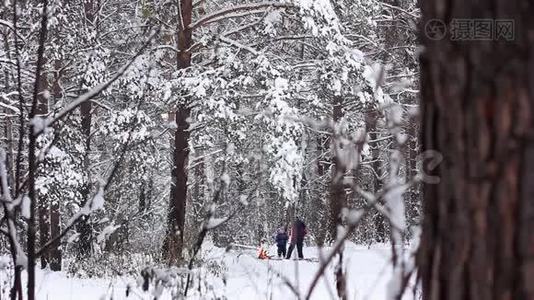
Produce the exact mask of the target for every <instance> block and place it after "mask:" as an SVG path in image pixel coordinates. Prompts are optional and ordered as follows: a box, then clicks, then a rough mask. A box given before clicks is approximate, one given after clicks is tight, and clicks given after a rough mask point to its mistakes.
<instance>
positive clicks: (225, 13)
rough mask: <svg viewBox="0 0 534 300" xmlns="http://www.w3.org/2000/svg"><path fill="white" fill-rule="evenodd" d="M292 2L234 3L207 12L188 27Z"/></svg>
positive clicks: (259, 11) (285, 6)
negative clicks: (233, 4)
mask: <svg viewBox="0 0 534 300" xmlns="http://www.w3.org/2000/svg"><path fill="white" fill-rule="evenodd" d="M292 6H293V4H291V3H287V2H260V3H247V4H242V5H235V6H231V7H227V8H223V9H221V10H218V11H216V12H213V13H210V14H207V15H205V16H203V17H202V18H200V19H198V20H196V21H195V22H193V23H191V24H190V25H189V28H191V29H195V28H197V27H199V26H202V25H204V24H207V23H211V22H213V21H214V20H220V19H222V18H229V17H236V13H242V14H241V15H238V16H246V15H250V14H254V13H262V12H264V11H265V10H266V9H268V8H288V7H292Z"/></svg>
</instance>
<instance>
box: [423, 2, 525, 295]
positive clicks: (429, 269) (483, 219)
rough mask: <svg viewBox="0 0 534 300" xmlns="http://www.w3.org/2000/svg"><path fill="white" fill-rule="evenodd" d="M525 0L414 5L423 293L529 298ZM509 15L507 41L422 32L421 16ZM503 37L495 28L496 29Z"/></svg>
mask: <svg viewBox="0 0 534 300" xmlns="http://www.w3.org/2000/svg"><path fill="white" fill-rule="evenodd" d="M533 11H534V3H532V2H529V1H513V0H509V1H498V2H491V1H465V0H456V1H453V0H449V1H437V0H427V1H423V3H422V13H423V21H422V29H423V33H422V40H423V44H424V47H425V52H424V53H423V55H422V57H421V74H422V82H421V83H422V91H421V92H422V105H423V132H422V142H423V148H424V150H437V151H439V152H441V153H442V154H443V156H444V161H443V162H442V163H441V164H440V165H439V167H438V168H437V169H435V170H434V171H433V172H432V173H433V174H432V175H435V176H439V178H440V182H439V184H426V186H425V187H424V223H423V235H422V240H421V245H420V252H419V256H418V265H419V272H420V276H421V279H422V287H423V295H424V297H423V299H433V300H435V299H451V300H453V299H477V300H478V299H481V300H483V299H514V300H522V299H534V285H533V284H532V283H533V281H532V280H533V278H534V184H533V183H534V139H533V137H534V135H533V134H534V122H533V120H534V119H533V118H534V90H533V89H534V34H533V33H534V19H533V18H532V12H533ZM452 18H491V19H512V20H513V21H514V22H515V38H513V39H512V40H510V41H507V40H505V39H504V38H502V37H501V38H499V37H497V38H498V39H497V40H494V41H465V40H464V41H452V40H451V37H450V35H449V34H448V35H447V36H446V37H445V38H444V39H441V40H431V39H429V38H428V37H425V34H424V25H425V23H426V22H427V21H428V20H431V19H440V20H444V21H445V23H449V22H450V21H451V19H452ZM501 33H502V32H501Z"/></svg>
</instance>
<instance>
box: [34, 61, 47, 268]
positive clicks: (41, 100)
mask: <svg viewBox="0 0 534 300" xmlns="http://www.w3.org/2000/svg"><path fill="white" fill-rule="evenodd" d="M45 64H46V61H45V60H44V59H43V65H45ZM47 90H48V79H47V76H46V75H45V74H42V75H41V76H40V78H39V95H38V96H37V108H36V110H35V114H36V115H37V116H40V117H46V115H47V114H48V98H47V97H48V96H45V94H44V92H45V91H47ZM47 94H48V93H47ZM48 208H49V201H48V199H47V197H46V195H44V196H42V197H40V199H39V203H38V205H37V210H38V219H39V221H38V222H39V243H40V245H41V246H43V245H45V244H46V243H47V242H48V240H49V239H50V218H49V211H48ZM48 259H49V258H48V251H45V252H44V253H43V254H42V255H41V269H44V268H46V266H47V265H48Z"/></svg>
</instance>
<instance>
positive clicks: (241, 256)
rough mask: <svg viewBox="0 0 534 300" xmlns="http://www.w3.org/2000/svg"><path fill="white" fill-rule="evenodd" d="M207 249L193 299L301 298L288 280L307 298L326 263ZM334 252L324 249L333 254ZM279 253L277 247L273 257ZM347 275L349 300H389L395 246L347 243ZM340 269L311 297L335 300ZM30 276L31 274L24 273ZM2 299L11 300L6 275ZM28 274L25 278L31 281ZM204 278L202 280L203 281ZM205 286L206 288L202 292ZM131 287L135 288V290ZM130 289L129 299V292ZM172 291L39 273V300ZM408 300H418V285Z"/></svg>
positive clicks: (130, 281)
mask: <svg viewBox="0 0 534 300" xmlns="http://www.w3.org/2000/svg"><path fill="white" fill-rule="evenodd" d="M205 246H206V245H204V246H203V258H202V259H203V260H204V264H203V266H204V267H203V268H204V270H197V273H196V275H195V276H194V278H196V279H194V280H195V281H196V282H195V283H194V289H192V291H191V293H189V295H188V297H187V299H221V298H222V299H247V300H248V299H297V297H296V296H295V293H294V292H292V291H291V289H290V287H289V285H288V284H287V282H290V283H291V285H293V286H294V287H296V288H297V289H298V290H299V292H300V295H301V297H303V295H305V294H306V292H307V291H308V288H309V286H310V283H311V282H312V280H313V278H314V276H315V274H316V272H317V270H318V268H319V266H320V263H318V262H311V261H305V260H304V261H297V260H259V259H257V258H256V257H255V255H256V254H255V251H254V250H244V251H235V250H231V251H229V252H225V250H224V249H221V248H216V247H213V246H207V247H205ZM328 250H329V249H328V248H325V249H323V251H328ZM273 253H276V247H275V246H273V247H271V248H270V249H269V254H273ZM304 256H305V257H319V251H318V249H317V248H315V247H305V248H304ZM344 256H345V263H344V268H345V270H346V273H347V292H348V294H349V297H348V298H347V299H358V300H360V299H369V300H380V299H387V298H388V297H387V293H388V285H389V283H390V281H391V278H392V276H393V272H392V267H391V246H389V245H385V244H375V245H371V246H359V245H355V244H350V243H349V244H347V246H346V248H345V252H344ZM334 269H335V265H334V264H331V265H330V266H328V268H327V271H326V275H325V277H323V278H321V279H320V280H319V282H318V284H317V287H316V288H315V290H314V292H313V294H312V297H311V299H337V298H336V297H334V295H335V294H336V292H335V283H334V278H333V274H334ZM24 275H25V274H24ZM1 276H2V277H3V278H0V280H1V281H2V285H3V290H2V291H1V292H0V293H1V294H2V297H1V299H4V297H7V292H8V289H6V287H7V286H6V280H7V278H6V277H5V273H2V275H1ZM25 277H26V276H23V280H24V281H25ZM199 278H200V280H199ZM199 282H202V283H201V284H200V286H201V288H200V289H199V288H198V286H199V284H198V283H199ZM128 287H133V288H131V289H129V288H128ZM127 289H129V296H128V297H127V296H126V290H127ZM172 290H173V289H172V288H169V289H163V290H160V291H157V292H156V291H154V290H151V291H150V292H149V293H143V292H142V290H141V288H140V281H139V278H138V279H136V278H133V277H127V276H122V277H115V278H76V277H72V276H68V275H67V274H66V273H64V272H51V271H46V270H39V271H38V272H37V289H36V292H37V299H43V300H45V299H54V300H71V299H72V300H74V299H76V300H94V299H99V300H100V299H101V300H104V299H106V300H107V299H114V300H117V299H154V296H155V295H156V294H160V293H161V296H160V297H159V298H158V299H172V296H171V295H172ZM403 299H414V295H413V285H412V286H411V287H410V288H409V290H408V292H407V293H406V294H405V296H404V297H403Z"/></svg>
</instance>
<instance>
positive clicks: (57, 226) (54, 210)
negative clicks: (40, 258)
mask: <svg viewBox="0 0 534 300" xmlns="http://www.w3.org/2000/svg"><path fill="white" fill-rule="evenodd" d="M54 69H55V70H56V72H59V70H60V69H61V61H60V60H59V59H56V60H55V62H54ZM60 77H61V75H60V74H59V73H56V77H55V79H54V84H53V94H54V99H55V101H57V100H58V99H59V98H60V97H61V86H60V84H59V80H60ZM60 233H61V213H60V209H59V202H58V201H53V202H52V203H51V204H50V236H51V237H56V236H59V234H60ZM59 246H60V241H59V239H58V240H56V241H55V242H54V243H53V244H52V245H51V247H50V250H49V251H50V252H49V259H50V269H51V270H52V271H61V250H60V248H59Z"/></svg>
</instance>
